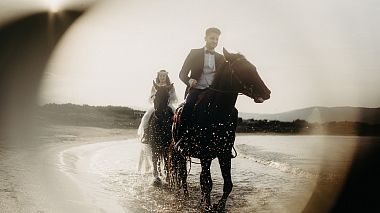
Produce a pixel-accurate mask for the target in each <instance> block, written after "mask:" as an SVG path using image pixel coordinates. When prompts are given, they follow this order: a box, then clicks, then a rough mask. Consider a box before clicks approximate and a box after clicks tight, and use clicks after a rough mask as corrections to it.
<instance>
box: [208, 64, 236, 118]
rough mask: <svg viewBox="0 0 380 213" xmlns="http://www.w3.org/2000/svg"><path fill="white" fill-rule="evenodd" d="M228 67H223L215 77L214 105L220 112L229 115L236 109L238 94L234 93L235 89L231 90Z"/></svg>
mask: <svg viewBox="0 0 380 213" xmlns="http://www.w3.org/2000/svg"><path fill="white" fill-rule="evenodd" d="M228 68H229V67H228V65H227V64H225V65H224V66H222V69H221V70H219V73H218V75H217V76H215V80H214V84H213V88H215V89H216V92H215V95H214V98H213V101H212V102H213V105H214V106H215V107H216V108H217V110H220V111H221V112H222V113H229V112H232V110H233V109H234V107H235V104H236V100H237V95H238V94H237V93H233V92H232V91H234V89H233V88H231V77H232V76H231V74H230V71H229V69H228Z"/></svg>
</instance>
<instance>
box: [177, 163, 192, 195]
mask: <svg viewBox="0 0 380 213" xmlns="http://www.w3.org/2000/svg"><path fill="white" fill-rule="evenodd" d="M178 158H179V163H178V166H179V169H178V170H179V178H180V181H179V182H180V183H181V188H182V189H183V194H184V196H185V198H189V191H188V190H187V167H186V163H187V162H186V158H185V157H183V156H178Z"/></svg>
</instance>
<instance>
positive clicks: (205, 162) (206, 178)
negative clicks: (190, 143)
mask: <svg viewBox="0 0 380 213" xmlns="http://www.w3.org/2000/svg"><path fill="white" fill-rule="evenodd" d="M211 161H212V160H211V159H201V166H202V172H201V177H200V179H201V181H200V182H201V191H202V200H201V207H204V208H205V209H208V208H209V207H210V206H211V197H210V194H211V190H212V179H211V172H210V167H211ZM203 205H204V206H203Z"/></svg>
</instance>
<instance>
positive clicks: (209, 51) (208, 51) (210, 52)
mask: <svg viewBox="0 0 380 213" xmlns="http://www.w3.org/2000/svg"><path fill="white" fill-rule="evenodd" d="M206 54H211V55H214V54H215V51H214V50H206Z"/></svg>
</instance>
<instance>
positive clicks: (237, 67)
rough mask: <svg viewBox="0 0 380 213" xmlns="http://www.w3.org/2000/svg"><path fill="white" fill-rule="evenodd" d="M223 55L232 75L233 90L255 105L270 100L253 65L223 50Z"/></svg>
mask: <svg viewBox="0 0 380 213" xmlns="http://www.w3.org/2000/svg"><path fill="white" fill-rule="evenodd" d="M223 54H224V57H225V59H226V61H227V63H228V66H229V71H230V72H232V75H233V78H232V82H233V87H234V89H236V90H237V91H239V92H241V93H243V94H244V95H247V96H248V97H251V98H253V99H254V101H255V102H256V103H262V102H263V101H264V100H268V99H269V98H270V93H271V91H270V90H269V89H268V88H267V86H266V85H265V84H264V82H263V81H262V80H261V78H260V76H259V74H258V73H257V70H256V67H255V66H254V65H253V64H251V63H250V62H249V61H248V60H247V59H246V58H245V57H244V56H243V55H241V54H239V53H237V54H233V53H229V52H228V51H227V50H226V49H224V48H223Z"/></svg>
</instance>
